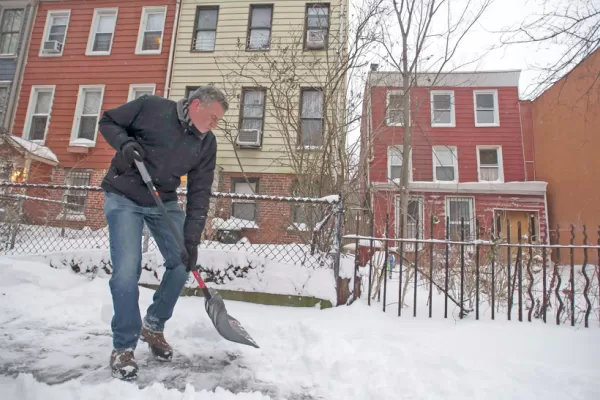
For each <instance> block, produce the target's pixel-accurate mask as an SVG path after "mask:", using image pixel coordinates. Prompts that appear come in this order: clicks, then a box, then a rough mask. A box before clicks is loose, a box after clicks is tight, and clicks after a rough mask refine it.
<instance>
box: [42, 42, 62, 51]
mask: <svg viewBox="0 0 600 400" xmlns="http://www.w3.org/2000/svg"><path fill="white" fill-rule="evenodd" d="M61 51H62V43H60V42H59V41H58V40H48V41H45V42H44V53H49V54H58V53H60V52H61Z"/></svg>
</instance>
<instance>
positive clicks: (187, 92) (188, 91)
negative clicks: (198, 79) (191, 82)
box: [185, 86, 200, 98]
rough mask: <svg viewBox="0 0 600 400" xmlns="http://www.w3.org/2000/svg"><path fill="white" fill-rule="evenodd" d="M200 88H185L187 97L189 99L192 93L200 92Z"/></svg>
mask: <svg viewBox="0 0 600 400" xmlns="http://www.w3.org/2000/svg"><path fill="white" fill-rule="evenodd" d="M199 87H200V86H186V87H185V97H186V98H188V97H190V93H192V92H194V91H196V90H198V88H199Z"/></svg>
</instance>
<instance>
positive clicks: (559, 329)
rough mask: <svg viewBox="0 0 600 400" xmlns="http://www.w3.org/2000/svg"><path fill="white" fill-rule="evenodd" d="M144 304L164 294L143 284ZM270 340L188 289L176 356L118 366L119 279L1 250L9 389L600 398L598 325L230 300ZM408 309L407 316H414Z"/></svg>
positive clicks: (140, 354)
mask: <svg viewBox="0 0 600 400" xmlns="http://www.w3.org/2000/svg"><path fill="white" fill-rule="evenodd" d="M140 290H141V294H140V308H141V309H142V311H144V310H145V309H146V307H147V306H148V305H149V303H150V301H151V296H152V294H153V292H152V291H151V290H147V289H144V288H141V289H140ZM226 304H227V307H228V311H229V312H230V314H231V315H233V316H235V317H236V318H238V319H239V320H240V322H241V323H242V324H243V325H244V327H245V328H246V329H247V330H248V331H249V332H250V334H251V335H252V336H253V338H254V339H255V340H256V341H257V342H258V344H259V345H260V346H261V348H260V349H254V348H251V347H246V346H240V345H237V344H235V343H231V342H228V341H225V340H224V339H222V338H221V337H220V336H219V335H218V333H217V332H216V331H215V329H214V328H213V326H212V324H211V322H210V321H209V319H208V317H207V316H206V313H205V311H204V308H203V299H202V298H191V297H183V298H181V299H180V301H179V303H178V305H177V308H176V309H175V313H174V316H173V319H172V320H171V321H170V322H169V323H168V325H167V328H166V337H167V339H168V340H169V341H170V342H171V343H172V345H173V346H174V348H175V357H174V360H173V362H172V363H171V364H162V363H158V362H155V361H153V360H152V359H151V358H150V357H149V353H148V350H147V348H146V346H145V345H140V346H139V347H138V349H137V351H136V356H137V359H138V362H139V363H140V367H141V369H140V376H139V379H138V380H137V381H136V382H134V383H126V382H121V381H117V380H114V379H112V378H111V377H110V372H109V369H108V358H109V354H110V349H111V347H110V346H111V333H110V318H111V316H112V306H111V300H110V292H109V288H108V280H107V278H106V277H103V276H100V275H99V276H98V277H97V278H96V279H93V280H91V279H89V278H88V277H87V276H85V275H79V274H75V273H73V272H72V271H71V270H70V269H67V268H65V269H53V268H50V267H49V266H48V264H47V263H42V262H36V261H31V260H18V259H16V258H9V257H2V258H0V349H2V350H1V351H0V393H2V396H0V397H1V398H2V399H11V400H12V399H27V400H37V399H40V400H41V399H43V400H50V399H61V400H67V399H93V400H105V399H111V400H112V399H115V398H122V399H150V400H154V399H161V400H162V399H165V400H166V399H182V400H192V399H207V400H210V399H215V400H222V399H242V400H243V399H291V400H309V399H327V400H329V399H331V400H334V399H335V400H338V399H348V400H352V399H356V400H367V399H374V400H380V399H544V400H548V399H560V400H564V399H598V398H600V380H598V376H600V364H599V363H598V360H599V359H600V346H598V343H599V340H600V329H599V327H598V326H597V325H596V324H595V325H594V326H592V327H590V328H589V329H583V328H579V327H577V328H571V327H569V326H564V325H561V326H555V325H550V324H549V325H543V324H541V323H539V321H538V322H536V323H531V324H529V323H519V322H516V321H513V322H507V321H505V320H497V321H489V320H487V321H474V320H473V319H472V318H469V319H467V320H463V321H455V320H454V319H452V318H449V319H448V320H444V319H443V318H441V317H439V316H438V317H437V318H434V319H431V320H429V319H428V318H427V316H426V314H424V313H421V314H420V316H419V317H417V318H412V314H411V313H409V312H407V313H406V314H405V316H403V317H401V318H398V317H396V316H394V313H382V312H381V310H380V307H379V305H374V306H373V307H370V308H369V307H368V306H366V304H365V303H364V302H363V300H359V301H357V302H355V303H354V304H353V305H352V306H350V307H338V308H334V309H327V310H318V309H316V308H310V309H298V308H284V307H271V306H261V305H254V304H246V303H240V302H234V301H227V302H226ZM409 315H410V316H409Z"/></svg>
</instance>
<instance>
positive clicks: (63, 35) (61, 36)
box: [40, 10, 71, 57]
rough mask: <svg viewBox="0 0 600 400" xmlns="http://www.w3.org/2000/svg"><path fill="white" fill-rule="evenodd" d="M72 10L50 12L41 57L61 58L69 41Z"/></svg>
mask: <svg viewBox="0 0 600 400" xmlns="http://www.w3.org/2000/svg"><path fill="white" fill-rule="evenodd" d="M70 18H71V10H61V11H48V18H47V19H46V26H45V28H44V37H43V39H42V48H41V51H40V56H54V57H56V56H61V55H62V54H63V50H64V48H65V42H66V41H67V30H68V27H69V20H70Z"/></svg>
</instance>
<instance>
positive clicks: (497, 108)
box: [473, 89, 500, 127]
mask: <svg viewBox="0 0 600 400" xmlns="http://www.w3.org/2000/svg"><path fill="white" fill-rule="evenodd" d="M478 94H492V95H494V120H495V121H496V122H494V123H491V124H486V123H480V122H477V95H478ZM473 118H474V119H475V120H474V121H475V126H476V127H494V126H500V103H499V102H498V90H496V89H490V90H474V91H473Z"/></svg>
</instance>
